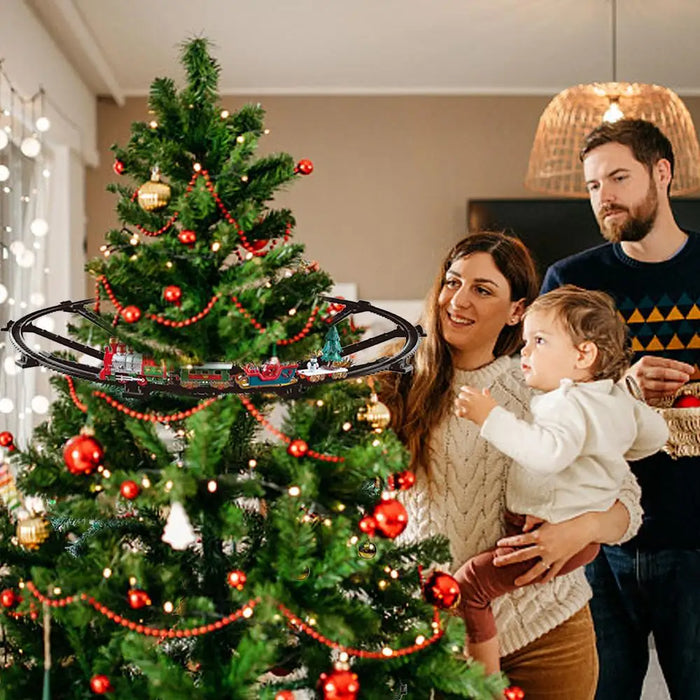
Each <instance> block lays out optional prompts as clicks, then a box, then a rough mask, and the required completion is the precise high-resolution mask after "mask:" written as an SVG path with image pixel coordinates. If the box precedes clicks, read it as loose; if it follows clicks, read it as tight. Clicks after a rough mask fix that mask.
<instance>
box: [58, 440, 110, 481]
mask: <svg viewBox="0 0 700 700" xmlns="http://www.w3.org/2000/svg"><path fill="white" fill-rule="evenodd" d="M103 457H104V450H103V449H102V445H100V443H99V442H97V440H95V438H93V437H90V436H89V435H76V436H75V437H72V438H71V439H70V440H68V442H67V443H66V444H65V445H64V446H63V461H64V462H65V463H66V466H67V467H68V471H69V472H70V473H71V474H92V472H94V471H95V469H97V467H99V466H100V464H102V458H103Z"/></svg>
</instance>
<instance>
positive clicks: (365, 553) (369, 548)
mask: <svg viewBox="0 0 700 700" xmlns="http://www.w3.org/2000/svg"><path fill="white" fill-rule="evenodd" d="M357 553H358V554H359V555H360V557H361V558H362V559H374V557H375V556H376V554H377V547H376V545H375V544H373V543H372V542H363V543H362V544H361V545H360V546H359V547H358V548H357Z"/></svg>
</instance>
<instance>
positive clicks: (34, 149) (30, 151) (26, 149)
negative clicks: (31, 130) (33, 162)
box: [19, 136, 41, 158]
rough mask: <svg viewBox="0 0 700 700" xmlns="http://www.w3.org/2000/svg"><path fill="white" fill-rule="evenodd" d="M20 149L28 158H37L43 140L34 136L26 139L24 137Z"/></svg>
mask: <svg viewBox="0 0 700 700" xmlns="http://www.w3.org/2000/svg"><path fill="white" fill-rule="evenodd" d="M19 150H20V151H22V153H24V155H25V156H27V158H36V157H37V156H38V155H39V154H40V153H41V142H40V141H39V139H37V138H35V137H34V136H27V137H26V138H25V139H22V143H21V144H20V147H19Z"/></svg>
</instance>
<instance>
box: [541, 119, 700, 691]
mask: <svg viewBox="0 0 700 700" xmlns="http://www.w3.org/2000/svg"><path fill="white" fill-rule="evenodd" d="M580 157H581V161H582V162H583V170H584V175H585V179H586V186H587V188H588V192H589V196H590V200H591V206H592V208H593V212H594V214H595V216H596V219H597V220H598V223H599V225H600V230H601V232H602V234H603V236H604V237H605V238H606V239H607V240H608V241H609V242H608V243H606V244H604V245H601V246H598V247H596V248H592V249H590V250H586V251H583V252H582V253H578V254H576V255H573V256H571V257H569V258H566V259H564V260H560V261H559V262H557V263H555V264H554V265H552V266H551V267H550V268H549V269H548V270H547V274H546V275H545V279H544V283H543V286H542V292H547V291H549V290H550V289H553V288H554V287H558V286H560V285H562V284H566V283H571V284H576V285H579V286H581V287H585V288H588V289H599V290H603V291H605V292H608V293H609V294H611V295H612V296H613V298H614V299H615V301H616V303H617V307H618V310H619V311H620V313H621V314H622V316H623V317H624V319H625V321H626V323H627V325H628V328H629V331H630V337H631V340H632V347H633V349H634V350H635V353H636V358H637V362H636V363H635V364H634V365H633V367H632V368H631V370H630V374H631V375H632V376H633V377H634V378H635V379H636V381H637V383H638V385H639V386H640V388H641V390H642V392H643V394H644V397H645V399H647V400H648V401H651V402H652V403H653V402H654V400H655V399H659V398H661V397H665V396H669V395H673V394H674V393H675V392H676V391H677V390H678V389H679V388H680V387H682V386H683V385H684V384H685V383H686V382H688V381H689V380H690V379H691V376H692V378H693V379H696V378H697V377H698V370H697V366H698V363H699V362H700V234H698V233H694V232H687V231H683V230H681V228H680V227H679V226H678V224H677V223H676V221H675V219H674V217H673V213H672V211H671V206H670V202H669V190H670V186H671V180H672V178H673V165H674V158H673V150H672V148H671V144H670V142H669V141H668V139H667V138H666V137H665V136H664V135H663V134H662V133H661V131H659V129H657V128H656V126H654V125H653V124H651V123H649V122H646V121H642V120H632V119H626V120H621V121H618V122H615V123H613V124H603V125H601V126H600V127H598V128H597V129H595V130H594V131H592V132H591V133H590V134H589V135H588V136H587V137H586V140H585V142H584V146H583V149H582V150H581V154H580ZM642 355H643V356H642ZM640 357H641V359H638V358H640ZM631 466H632V470H633V471H634V473H635V474H636V475H637V478H638V480H639V483H640V486H641V487H642V506H643V508H644V521H643V524H642V527H641V529H640V531H639V534H638V535H637V537H635V538H634V539H633V540H632V541H631V542H629V543H627V544H625V545H622V546H603V547H602V551H601V553H600V555H599V556H598V558H597V559H596V560H595V561H594V562H593V563H592V564H590V566H589V567H588V570H587V575H588V578H589V581H590V583H591V586H592V588H593V600H592V601H591V609H592V611H593V618H594V622H595V629H596V635H597V643H598V654H599V656H600V680H599V684H598V692H597V695H596V698H597V700H638V698H639V697H640V695H641V689H642V683H643V680H644V676H645V674H646V670H647V666H648V661H649V656H648V637H649V634H650V633H651V634H653V635H654V641H655V644H656V649H657V652H658V655H659V662H660V664H661V668H662V670H663V673H664V677H665V679H666V683H667V685H668V688H669V691H670V693H671V697H672V698H700V457H683V458H680V459H676V460H674V459H671V457H669V455H667V454H666V453H664V452H660V453H657V454H656V455H653V456H652V457H649V458H647V459H645V460H641V461H639V462H634V463H632V465H631Z"/></svg>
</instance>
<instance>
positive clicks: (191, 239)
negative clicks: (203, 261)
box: [177, 228, 197, 248]
mask: <svg viewBox="0 0 700 700" xmlns="http://www.w3.org/2000/svg"><path fill="white" fill-rule="evenodd" d="M177 239H178V241H180V243H182V244H183V245H186V246H189V247H190V248H191V247H192V246H193V245H194V244H195V242H196V241H197V234H196V233H195V232H194V231H191V230H190V229H188V228H186V229H183V230H182V231H180V233H179V234H178V236H177Z"/></svg>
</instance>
